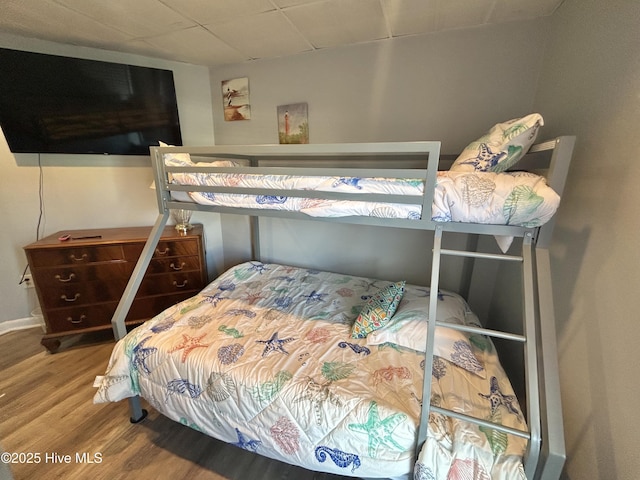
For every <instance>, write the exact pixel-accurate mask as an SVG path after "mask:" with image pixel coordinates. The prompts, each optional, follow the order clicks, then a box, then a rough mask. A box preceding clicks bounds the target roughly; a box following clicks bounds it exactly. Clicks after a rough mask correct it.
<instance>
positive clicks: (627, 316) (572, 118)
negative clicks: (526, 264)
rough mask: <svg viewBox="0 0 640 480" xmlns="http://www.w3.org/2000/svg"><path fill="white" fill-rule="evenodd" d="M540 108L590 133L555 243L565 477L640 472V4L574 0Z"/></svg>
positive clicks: (566, 127)
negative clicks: (639, 370)
mask: <svg viewBox="0 0 640 480" xmlns="http://www.w3.org/2000/svg"><path fill="white" fill-rule="evenodd" d="M552 20H553V29H552V30H551V35H550V41H549V48H548V51H547V53H546V54H545V61H544V65H543V69H542V74H541V78H540V85H539V93H538V95H537V97H536V103H535V107H536V108H538V109H540V110H542V111H544V112H545V114H546V118H547V121H548V125H549V126H550V129H551V130H552V131H553V132H555V133H560V132H563V133H573V134H576V135H577V137H578V141H577V146H576V152H575V157H574V161H573V163H572V168H571V171H570V175H569V179H568V184H567V188H566V193H565V195H564V198H563V203H562V205H561V209H560V212H559V218H558V223H557V224H556V229H555V235H554V241H553V246H552V251H551V254H552V259H551V261H552V272H553V289H554V294H555V304H556V316H557V329H558V339H559V351H560V352H559V357H560V359H559V360H560V375H561V381H562V389H561V390H562V398H563V411H564V420H565V432H566V441H567V448H568V451H567V454H568V462H567V466H566V469H565V470H566V472H565V477H566V478H569V479H573V480H581V479H585V478H599V479H629V480H631V479H636V478H638V475H639V472H640V455H638V452H637V448H638V444H639V442H640V414H638V399H639V398H640V382H638V375H637V373H636V371H635V370H636V368H637V365H638V364H640V350H639V349H638V338H640V327H639V326H638V317H639V314H638V312H640V295H638V286H639V285H640V268H639V267H640V254H638V245H639V238H640V189H639V188H638V185H640V163H639V162H638V156H639V155H640V135H639V134H638V125H640V2H638V1H637V0H607V1H602V0H566V1H565V2H564V4H563V5H562V6H561V8H560V9H559V10H558V11H557V12H556V13H555V14H554V16H553V18H552Z"/></svg>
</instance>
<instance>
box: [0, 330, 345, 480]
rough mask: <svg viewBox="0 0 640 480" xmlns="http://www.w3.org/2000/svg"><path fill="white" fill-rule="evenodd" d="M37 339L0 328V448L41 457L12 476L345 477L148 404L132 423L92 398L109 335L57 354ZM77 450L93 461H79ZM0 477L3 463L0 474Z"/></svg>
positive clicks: (15, 468)
mask: <svg viewBox="0 0 640 480" xmlns="http://www.w3.org/2000/svg"><path fill="white" fill-rule="evenodd" d="M41 336H42V331H41V330H40V329H39V328H33V329H28V330H21V331H16V332H10V333H6V334H4V335H0V447H2V449H3V450H4V451H6V452H16V453H23V454H28V453H34V454H35V453H37V454H39V455H40V462H39V463H26V464H12V465H11V470H12V474H13V478H14V479H15V480H23V479H25V480H26V479H34V478H49V479H76V478H78V479H85V478H92V479H95V480H102V479H105V480H106V479H109V480H116V479H129V478H140V479H146V478H172V479H180V478H193V479H203V480H253V479H256V480H258V479H260V480H263V479H264V480H340V479H343V480H346V479H347V478H349V477H342V476H336V475H329V474H323V473H317V472H311V471H308V470H305V469H303V468H299V467H294V466H291V465H287V464H284V463H281V462H278V461H275V460H271V459H268V458H266V457H261V456H259V455H255V454H252V453H250V452H247V451H244V450H242V449H239V448H237V447H234V446H232V445H228V444H224V443H222V442H219V441H217V440H215V439H213V438H210V437H207V436H206V435H204V434H202V433H199V432H197V431H195V430H192V429H190V428H188V427H185V426H183V425H180V424H178V423H176V422H173V421H172V420H169V419H167V418H165V417H163V416H162V415H160V414H159V413H157V412H156V411H155V410H154V409H153V408H151V407H149V406H148V405H147V404H145V403H144V402H143V406H144V407H145V408H146V409H147V410H148V411H149V416H148V417H147V419H145V420H144V421H143V422H142V423H140V424H137V425H132V424H131V423H130V422H129V409H128V404H127V402H120V403H109V404H100V405H94V404H93V403H92V399H93V395H94V393H95V389H94V388H93V381H94V378H95V376H96V375H102V374H103V373H104V370H105V367H106V365H107V361H108V359H109V355H110V354H111V350H112V348H113V345H114V343H113V339H112V337H110V334H108V335H106V336H105V334H104V332H103V333H98V334H92V335H84V336H81V337H76V338H75V339H72V340H71V341H70V342H69V343H71V344H70V345H69V344H67V345H65V343H63V345H62V347H61V348H60V351H59V352H58V353H56V354H53V355H52V354H50V353H48V352H46V351H45V349H44V347H42V346H41V345H40V338H41ZM55 454H57V455H58V456H57V457H54V455H55ZM76 454H77V455H78V456H79V457H80V458H76ZM65 455H69V456H70V462H69V463H65V461H64V460H63V459H64V458H65V457H64V456H65ZM83 455H84V460H88V459H92V460H93V461H94V463H88V462H86V461H85V462H82V461H77V460H83ZM32 460H35V458H32ZM4 476H6V474H4ZM4 476H3V473H2V469H0V480H5V478H4Z"/></svg>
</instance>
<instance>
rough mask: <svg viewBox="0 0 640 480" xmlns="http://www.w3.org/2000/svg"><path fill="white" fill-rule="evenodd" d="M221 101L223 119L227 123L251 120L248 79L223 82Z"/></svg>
mask: <svg viewBox="0 0 640 480" xmlns="http://www.w3.org/2000/svg"><path fill="white" fill-rule="evenodd" d="M222 101H223V103H224V119H225V120H226V121H227V122H234V121H236V120H249V119H251V105H250V103H249V79H248V78H246V77H244V78H234V79H232V80H223V81H222Z"/></svg>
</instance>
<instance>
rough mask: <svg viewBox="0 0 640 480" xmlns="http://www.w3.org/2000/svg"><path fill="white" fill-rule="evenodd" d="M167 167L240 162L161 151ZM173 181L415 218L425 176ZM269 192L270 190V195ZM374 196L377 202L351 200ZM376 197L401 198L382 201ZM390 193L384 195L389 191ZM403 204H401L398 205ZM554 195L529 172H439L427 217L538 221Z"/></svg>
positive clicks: (317, 211) (327, 212) (244, 198)
mask: <svg viewBox="0 0 640 480" xmlns="http://www.w3.org/2000/svg"><path fill="white" fill-rule="evenodd" d="M164 160H165V165H166V166H167V167H219V168H226V167H240V165H239V164H237V163H235V162H230V161H224V160H222V161H214V162H193V161H192V160H191V159H190V158H189V155H188V154H164ZM170 181H171V183H173V184H177V185H186V186H200V187H223V188H235V189H260V190H261V192H263V193H261V194H245V193H227V192H212V191H197V190H194V191H189V192H180V191H172V196H173V198H174V199H175V200H178V201H189V202H195V203H198V204H201V205H212V206H223V207H239V208H249V209H269V210H284V211H289V212H300V213H304V214H306V215H309V216H312V217H346V216H365V217H379V218H402V219H409V220H420V219H421V218H423V197H424V195H425V193H426V192H425V180H424V179H420V178H381V177H354V176H350V177H342V176H303V175H262V174H251V173H203V172H195V173H192V172H184V173H183V172H173V173H171V174H170ZM270 190H276V191H277V193H274V194H270V192H269V191H270ZM285 191H290V192H332V193H333V192H337V193H344V194H349V195H350V199H348V200H345V199H332V198H321V197H320V198H318V195H309V196H308V197H304V196H298V195H299V194H298V195H287V194H282V193H283V192H285ZM362 194H376V195H378V197H377V198H378V199H380V200H379V201H368V200H367V201H365V200H359V199H358V196H359V195H362ZM384 196H395V198H398V197H397V196H399V197H407V200H406V201H403V202H398V201H385V199H384ZM389 198H391V197H389ZM405 202H408V203H405ZM559 204H560V197H559V195H558V194H557V193H556V192H555V191H554V190H553V189H552V188H550V187H549V186H548V185H547V183H546V180H545V179H544V177H542V176H539V175H536V174H533V173H529V172H500V173H495V172H475V171H474V172H466V171H441V172H438V174H437V180H436V188H435V191H434V195H433V203H432V208H431V212H430V218H431V219H432V220H434V221H437V222H465V223H480V224H491V225H513V226H521V227H527V228H531V227H538V226H541V225H544V224H545V223H546V222H547V221H548V220H549V219H550V218H551V217H552V216H553V215H554V213H555V212H556V210H557V208H558V206H559Z"/></svg>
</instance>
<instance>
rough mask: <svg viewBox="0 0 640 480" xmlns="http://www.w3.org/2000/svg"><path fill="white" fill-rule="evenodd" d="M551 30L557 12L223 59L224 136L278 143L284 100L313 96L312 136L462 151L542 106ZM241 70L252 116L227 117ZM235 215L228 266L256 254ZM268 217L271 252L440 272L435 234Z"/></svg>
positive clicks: (266, 249) (218, 104)
mask: <svg viewBox="0 0 640 480" xmlns="http://www.w3.org/2000/svg"><path fill="white" fill-rule="evenodd" d="M545 38H546V22H544V21H529V22H517V23H512V24H506V25H501V26H500V28H495V27H491V28H476V29H470V30H462V31H456V32H446V33H439V34H435V35H426V36H416V37H407V38H402V39H394V40H391V41H385V42H377V43H371V44H364V45H358V46H352V47H349V48H339V49H338V48H337V49H327V50H321V51H317V52H313V53H309V54H302V55H297V56H293V57H287V58H280V59H275V60H265V61H257V62H251V63H243V64H236V65H230V66H226V67H223V68H214V69H212V70H211V80H212V98H213V102H214V103H213V106H214V129H215V132H216V143H218V144H245V143H249V144H259V143H278V133H277V129H278V128H277V117H276V108H277V106H278V105H284V104H289V103H298V102H306V103H307V104H308V107H309V130H310V142H311V143H334V142H379V141H410V140H440V141H442V142H443V151H444V152H458V151H460V150H461V149H462V148H463V147H464V146H466V144H467V143H468V142H469V141H471V140H474V139H475V138H477V137H479V136H480V135H481V134H483V133H484V132H485V131H486V130H487V129H488V128H489V127H490V126H492V125H493V124H494V123H496V122H499V121H504V120H507V119H509V118H513V117H516V116H519V115H523V114H527V113H530V112H531V108H532V106H533V100H534V95H535V91H536V83H537V78H538V74H539V70H540V66H541V63H542V56H543V52H544V45H545ZM238 77H248V78H249V89H250V102H251V120H247V121H235V122H226V121H224V117H223V112H222V104H223V99H222V90H221V81H223V80H228V79H232V78H238ZM223 224H224V228H223V235H224V248H225V253H226V254H227V258H228V261H227V265H229V264H233V263H235V262H237V261H238V260H242V259H245V258H248V255H249V254H248V250H247V248H246V243H243V241H244V239H245V238H246V222H244V221H243V220H240V219H237V218H228V217H225V218H224V220H223ZM261 225H262V231H263V232H264V234H265V235H264V237H265V238H266V239H268V241H267V242H265V243H266V244H265V245H263V248H262V250H263V253H264V259H265V260H275V261H280V262H285V263H293V264H296V265H305V266H310V265H313V266H315V267H318V266H322V267H323V268H325V269H328V270H334V271H335V270H337V271H348V272H350V273H353V274H359V275H368V276H372V277H378V278H389V279H405V280H408V281H410V282H413V283H421V284H425V283H428V271H429V270H428V265H429V259H430V254H431V252H430V242H429V238H430V236H431V235H430V234H429V233H425V232H413V231H411V232H408V231H401V230H393V229H389V230H387V229H371V228H360V227H356V226H335V227H334V226H333V225H327V224H323V223H314V222H304V223H300V222H286V221H277V222H274V221H271V220H261ZM445 280H446V279H445ZM445 285H446V283H445ZM449 286H450V288H455V285H452V284H449Z"/></svg>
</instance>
